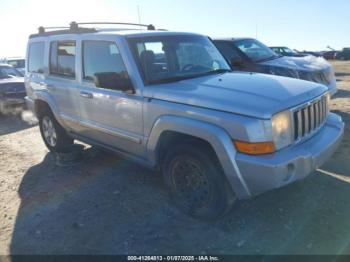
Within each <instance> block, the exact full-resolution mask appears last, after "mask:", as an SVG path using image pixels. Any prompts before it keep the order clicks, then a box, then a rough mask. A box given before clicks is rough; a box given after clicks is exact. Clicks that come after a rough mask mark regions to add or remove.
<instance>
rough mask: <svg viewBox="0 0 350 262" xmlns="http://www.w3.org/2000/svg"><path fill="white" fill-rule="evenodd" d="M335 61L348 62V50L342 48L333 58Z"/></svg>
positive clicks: (349, 57) (349, 53)
mask: <svg viewBox="0 0 350 262" xmlns="http://www.w3.org/2000/svg"><path fill="white" fill-rule="evenodd" d="M335 59H339V60H350V48H349V47H347V48H343V50H342V51H340V52H339V53H338V54H337V55H336V56H335Z"/></svg>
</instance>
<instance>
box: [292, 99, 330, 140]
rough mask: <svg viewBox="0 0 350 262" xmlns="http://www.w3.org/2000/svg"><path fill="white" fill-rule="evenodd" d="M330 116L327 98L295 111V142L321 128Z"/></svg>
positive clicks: (316, 100)
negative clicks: (328, 115)
mask: <svg viewBox="0 0 350 262" xmlns="http://www.w3.org/2000/svg"><path fill="white" fill-rule="evenodd" d="M327 114H328V105H327V97H326V96H322V97H320V98H317V99H315V100H314V101H312V102H310V103H307V104H306V105H304V106H301V107H299V108H297V109H296V110H293V120H294V140H300V139H302V138H303V137H305V136H307V135H308V134H310V133H312V132H313V131H315V130H317V129H318V128H320V127H321V125H322V124H323V123H324V122H325V120H326V117H327Z"/></svg>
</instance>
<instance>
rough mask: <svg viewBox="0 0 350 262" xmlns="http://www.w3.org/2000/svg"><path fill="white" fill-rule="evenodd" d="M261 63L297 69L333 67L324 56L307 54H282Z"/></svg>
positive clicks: (314, 69)
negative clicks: (291, 55) (295, 55)
mask: <svg viewBox="0 0 350 262" xmlns="http://www.w3.org/2000/svg"><path fill="white" fill-rule="evenodd" d="M260 64H261V65H266V66H273V67H283V68H288V69H293V70H297V71H309V72H310V71H323V70H327V69H330V68H331V65H330V64H329V63H328V62H327V61H326V60H325V59H324V58H323V57H315V56H305V57H290V56H282V57H279V58H277V59H273V60H269V61H265V62H262V63H260Z"/></svg>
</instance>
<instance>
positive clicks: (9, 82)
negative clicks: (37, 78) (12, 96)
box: [0, 77, 25, 93]
mask: <svg viewBox="0 0 350 262" xmlns="http://www.w3.org/2000/svg"><path fill="white" fill-rule="evenodd" d="M23 91H25V87H24V78H23V77H14V78H6V79H0V93H2V92H23Z"/></svg>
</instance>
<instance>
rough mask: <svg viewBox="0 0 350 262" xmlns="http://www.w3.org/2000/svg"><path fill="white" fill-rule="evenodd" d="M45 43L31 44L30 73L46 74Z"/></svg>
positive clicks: (29, 56)
mask: <svg viewBox="0 0 350 262" xmlns="http://www.w3.org/2000/svg"><path fill="white" fill-rule="evenodd" d="M44 49H45V43H44V42H36V43H31V44H30V45H29V55H28V71H29V72H31V73H39V74H42V73H44Z"/></svg>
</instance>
